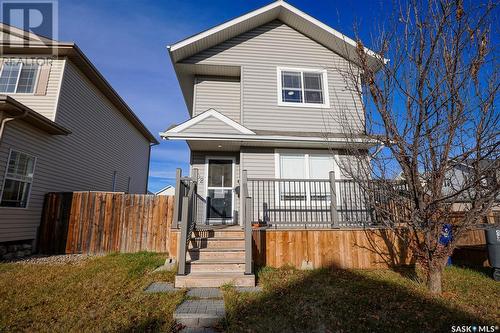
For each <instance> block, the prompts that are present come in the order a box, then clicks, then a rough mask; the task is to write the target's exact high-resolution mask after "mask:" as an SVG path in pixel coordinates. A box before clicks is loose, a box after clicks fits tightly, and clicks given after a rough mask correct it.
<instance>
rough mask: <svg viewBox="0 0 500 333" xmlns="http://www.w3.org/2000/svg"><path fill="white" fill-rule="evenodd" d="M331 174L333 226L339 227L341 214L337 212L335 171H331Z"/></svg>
mask: <svg viewBox="0 0 500 333" xmlns="http://www.w3.org/2000/svg"><path fill="white" fill-rule="evenodd" d="M329 176H330V214H331V216H332V227H333V228H339V216H338V213H337V194H336V190H335V171H330V172H329Z"/></svg>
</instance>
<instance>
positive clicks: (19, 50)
mask: <svg viewBox="0 0 500 333" xmlns="http://www.w3.org/2000/svg"><path fill="white" fill-rule="evenodd" d="M0 31H1V32H0V33H1V35H0V37H1V40H2V44H1V46H0V47H1V51H2V52H1V58H0V67H1V68H0V123H1V128H0V186H1V187H0V244H5V242H8V243H7V244H8V245H14V246H10V248H12V249H14V250H15V249H16V246H15V244H18V243H24V244H25V246H24V247H25V248H29V247H30V243H31V242H32V241H33V240H34V239H36V235H37V228H38V226H39V223H40V219H41V215H42V208H43V203H44V196H45V194H46V193H47V192H62V191H118V192H130V193H146V187H147V177H148V169H149V154H150V146H151V145H152V144H156V143H157V141H156V139H155V137H154V136H153V135H152V134H151V133H150V132H149V131H148V129H147V128H146V127H145V126H144V124H143V123H142V122H141V121H140V120H139V118H137V116H136V115H135V114H134V113H133V112H132V110H131V109H130V108H129V107H128V106H127V104H125V102H124V101H123V100H122V99H121V98H120V96H119V95H118V94H117V93H116V91H115V90H113V88H112V87H111V86H110V85H109V83H108V82H107V81H106V80H105V79H104V77H103V76H102V75H101V74H100V73H99V72H98V70H97V69H96V68H95V67H94V66H93V65H92V63H91V62H90V61H89V60H88V59H87V57H86V56H85V55H84V54H83V53H82V51H81V50H80V49H79V48H78V47H77V46H76V45H75V44H73V43H66V42H58V41H52V40H48V39H45V38H43V37H39V36H36V35H33V34H32V33H28V32H25V31H22V30H19V29H17V28H13V27H9V26H6V25H3V24H2V25H0ZM27 41H29V42H27ZM48 45H50V47H49V46H48ZM55 53H56V54H57V55H54V54H55ZM2 251H3V252H5V247H4V248H3V250H2Z"/></svg>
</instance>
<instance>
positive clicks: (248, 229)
mask: <svg viewBox="0 0 500 333" xmlns="http://www.w3.org/2000/svg"><path fill="white" fill-rule="evenodd" d="M244 206H245V274H252V273H253V268H252V266H253V265H252V238H253V232H252V211H253V207H252V198H251V197H246V198H245V204H244Z"/></svg>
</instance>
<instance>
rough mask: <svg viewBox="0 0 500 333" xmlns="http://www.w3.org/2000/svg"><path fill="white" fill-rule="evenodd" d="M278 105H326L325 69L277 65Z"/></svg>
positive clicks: (327, 104) (326, 84) (326, 83)
mask: <svg viewBox="0 0 500 333" xmlns="http://www.w3.org/2000/svg"><path fill="white" fill-rule="evenodd" d="M277 79H278V105H286V106H302V107H304V106H306V107H328V106H329V100H328V89H327V88H326V87H328V79H327V73H326V70H313V69H296V68H295V69H294V68H283V67H278V78H277Z"/></svg>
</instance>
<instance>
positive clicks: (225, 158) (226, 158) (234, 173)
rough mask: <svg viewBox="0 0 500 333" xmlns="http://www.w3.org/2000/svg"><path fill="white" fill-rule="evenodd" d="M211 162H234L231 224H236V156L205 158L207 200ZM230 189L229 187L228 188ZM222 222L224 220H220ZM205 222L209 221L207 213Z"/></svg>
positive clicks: (206, 196)
mask: <svg viewBox="0 0 500 333" xmlns="http://www.w3.org/2000/svg"><path fill="white" fill-rule="evenodd" d="M210 160H228V161H232V163H233V164H232V178H233V179H232V182H231V209H232V212H231V224H233V223H234V215H235V214H234V213H235V207H234V203H235V199H234V187H235V181H236V179H235V178H234V177H235V176H236V157H234V156H206V157H205V198H208V162H209V161H210ZM227 188H229V187H227ZM212 220H213V221H217V220H218V219H212ZM220 220H222V219H220ZM205 221H206V222H209V221H208V215H206V212H205Z"/></svg>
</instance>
